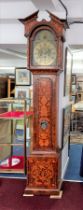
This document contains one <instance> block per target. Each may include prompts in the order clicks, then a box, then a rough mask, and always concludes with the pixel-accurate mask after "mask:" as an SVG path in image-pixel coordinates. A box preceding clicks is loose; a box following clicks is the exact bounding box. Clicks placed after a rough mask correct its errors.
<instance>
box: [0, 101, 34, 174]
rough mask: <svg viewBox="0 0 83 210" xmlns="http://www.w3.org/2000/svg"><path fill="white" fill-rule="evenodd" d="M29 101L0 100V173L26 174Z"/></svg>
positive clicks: (29, 118)
mask: <svg viewBox="0 0 83 210" xmlns="http://www.w3.org/2000/svg"><path fill="white" fill-rule="evenodd" d="M30 107H31V100H30V99H26V100H24V99H22V100H21V99H13V98H7V99H0V173H4V172H8V173H9V172H10V173H26V156H27V155H28V154H29V152H30V138H31V131H30V124H31V119H32V116H33V112H32V111H31V109H30Z"/></svg>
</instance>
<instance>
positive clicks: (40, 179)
mask: <svg viewBox="0 0 83 210" xmlns="http://www.w3.org/2000/svg"><path fill="white" fill-rule="evenodd" d="M19 8H20V9H19ZM82 8H83V1H82V0H80V1H79V2H78V1H77V0H76V1H75V0H73V2H72V0H70V1H67V0H62V1H61V0H56V1H54V0H48V1H47V0H42V1H40V0H31V1H29V0H12V1H10V0H7V1H6V0H3V1H2V0H1V1H0V180H2V181H1V183H2V184H1V185H2V186H3V183H4V182H5V180H12V182H13V180H16V181H17V182H19V180H20V182H21V181H22V182H23V181H24V182H25V185H23V192H22V195H21V196H23V195H24V196H26V197H29V196H35V195H47V196H49V197H50V198H62V199H63V195H62V194H64V189H63V190H62V184H63V183H64V182H65V183H66V182H70V183H73V182H74V183H75V182H80V183H81V182H83V149H82V148H83V12H82ZM46 163H47V164H46ZM1 185H0V186H1ZM2 209H3V208H2ZM5 209H6V208H4V210H5ZM8 209H13V208H8ZM15 209H17V208H15ZM25 209H26V208H25ZM30 210H32V209H30ZM34 210H35V209H34ZM37 210H38V209H37ZM43 210H45V209H43ZM64 210H65V208H64Z"/></svg>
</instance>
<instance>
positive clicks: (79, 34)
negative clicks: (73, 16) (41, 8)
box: [66, 24, 83, 45]
mask: <svg viewBox="0 0 83 210" xmlns="http://www.w3.org/2000/svg"><path fill="white" fill-rule="evenodd" d="M66 41H67V43H68V44H69V45H83V24H73V25H70V28H69V29H67V31H66Z"/></svg>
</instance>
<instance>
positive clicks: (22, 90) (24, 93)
mask: <svg viewBox="0 0 83 210" xmlns="http://www.w3.org/2000/svg"><path fill="white" fill-rule="evenodd" d="M15 98H19V99H27V98H29V88H28V87H27V86H16V87H15Z"/></svg>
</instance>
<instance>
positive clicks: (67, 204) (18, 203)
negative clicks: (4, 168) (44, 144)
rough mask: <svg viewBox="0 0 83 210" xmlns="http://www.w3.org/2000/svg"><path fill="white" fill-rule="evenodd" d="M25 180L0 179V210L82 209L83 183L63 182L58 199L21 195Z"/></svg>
mask: <svg viewBox="0 0 83 210" xmlns="http://www.w3.org/2000/svg"><path fill="white" fill-rule="evenodd" d="M25 185H26V180H15V179H0V209H1V210H18V209H20V210H82V209H83V184H82V183H71V182H63V186H62V189H63V196H62V198H61V199H60V200H57V199H50V198H49V197H48V196H34V197H23V193H24V188H25Z"/></svg>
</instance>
